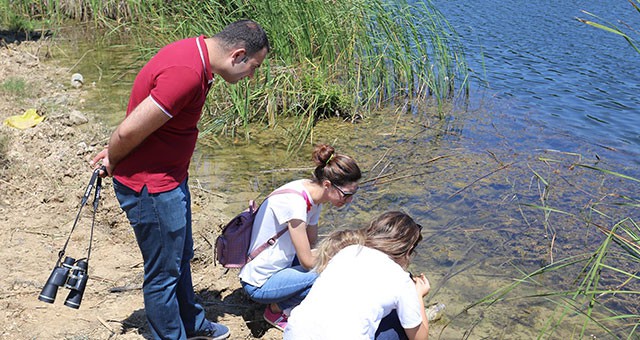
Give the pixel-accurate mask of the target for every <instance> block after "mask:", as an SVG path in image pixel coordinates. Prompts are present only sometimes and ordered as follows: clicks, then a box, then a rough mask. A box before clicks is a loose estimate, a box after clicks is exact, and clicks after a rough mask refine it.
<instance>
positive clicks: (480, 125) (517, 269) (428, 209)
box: [192, 108, 637, 339]
mask: <svg viewBox="0 0 640 340" xmlns="http://www.w3.org/2000/svg"><path fill="white" fill-rule="evenodd" d="M514 125H516V126H519V127H521V128H523V129H522V130H520V129H514ZM538 133H539V130H538V127H536V126H535V125H528V124H527V122H525V121H520V120H518V122H517V123H515V124H514V121H513V119H510V118H508V117H507V118H505V117H502V116H501V114H500V113H499V112H489V111H487V110H486V109H482V108H478V109H476V110H475V111H474V112H466V113H459V114H454V117H453V118H452V119H450V120H448V121H440V120H438V119H436V118H435V117H433V116H427V115H415V116H410V115H404V116H399V117H398V116H395V115H394V114H393V113H387V114H386V115H384V116H380V117H370V119H367V120H366V121H364V122H361V123H359V124H356V125H347V124H344V123H342V122H340V121H325V122H321V123H320V124H319V126H318V127H317V128H316V130H315V132H314V136H315V141H314V142H329V143H331V144H333V145H335V146H336V147H337V148H338V150H340V151H341V152H344V153H346V154H349V155H352V156H353V157H354V158H355V159H356V160H357V161H358V163H359V164H360V165H361V167H362V168H363V170H364V171H365V178H364V179H363V184H362V186H361V189H360V191H359V192H358V195H357V196H356V199H355V200H354V202H353V203H352V204H351V205H350V206H349V207H347V208H343V209H341V210H337V209H332V208H328V207H325V211H324V212H323V215H322V218H321V225H322V228H321V233H323V234H325V233H328V232H329V231H330V230H331V229H333V228H349V227H357V226H360V225H362V224H364V223H367V221H369V220H370V219H371V218H373V217H374V216H376V215H378V214H379V213H381V212H384V211H387V210H394V209H401V210H404V211H407V212H409V213H410V214H411V215H412V216H414V217H416V218H417V219H418V220H419V221H420V223H421V224H422V225H424V226H425V231H424V241H423V242H422V244H421V245H420V246H419V248H418V255H417V257H416V258H415V259H414V262H415V263H414V265H413V268H412V271H415V272H425V273H426V274H427V275H428V277H429V279H430V280H431V282H432V285H433V290H432V293H431V294H430V295H429V296H428V297H427V299H428V301H427V302H436V301H439V302H444V303H445V304H446V305H447V315H448V318H445V319H444V320H442V321H439V322H438V323H434V324H433V325H432V329H433V330H434V332H435V331H436V330H437V331H438V332H440V331H442V334H441V336H442V338H444V339H460V338H463V335H464V334H466V336H470V338H474V339H475V338H505V339H515V338H518V339H524V338H535V337H536V335H537V334H538V332H540V331H541V329H542V328H541V327H542V324H544V323H545V322H546V321H547V320H548V319H549V318H551V319H553V318H557V317H558V316H555V315H554V314H553V313H554V312H557V307H556V306H555V305H554V304H552V303H545V302H544V300H543V299H515V300H511V301H507V302H502V303H499V304H496V305H495V306H493V307H491V308H488V309H486V310H485V307H478V308H474V309H471V310H470V311H468V312H465V313H462V314H460V315H457V314H458V313H461V312H462V311H463V309H464V308H465V307H466V306H469V305H470V304H471V303H472V302H474V301H477V300H479V299H481V298H483V297H485V296H486V295H487V294H490V293H491V292H493V291H494V290H496V289H499V288H501V287H504V286H506V285H508V284H511V283H512V282H513V280H514V279H515V278H519V277H521V276H522V273H524V272H531V271H534V270H536V269H539V268H541V267H542V266H544V265H546V264H549V263H551V262H552V261H557V260H559V259H562V258H565V257H568V256H570V255H576V254H583V253H584V252H590V251H594V250H595V249H591V248H590V247H588V245H593V244H597V242H599V240H601V236H600V234H598V233H596V232H595V231H594V229H593V227H592V226H588V225H586V223H585V220H584V216H586V215H590V214H592V215H596V214H594V213H593V211H592V210H591V209H590V207H594V208H597V209H598V210H599V211H600V212H603V213H606V214H608V215H609V216H612V217H611V218H605V217H602V216H591V217H590V218H591V219H592V222H595V223H599V224H602V225H607V226H612V225H613V224H614V223H616V222H618V221H619V219H622V218H623V217H625V216H633V214H634V213H635V214H637V211H635V210H634V209H632V208H629V207H624V206H620V205H617V203H624V202H625V200H624V199H619V198H616V197H623V196H628V197H634V192H637V187H634V185H633V183H627V182H624V181H623V182H621V181H618V180H615V179H613V178H605V177H604V176H602V174H601V173H599V172H597V171H593V170H588V169H584V168H580V167H575V166H572V164H574V163H583V164H589V165H596V166H602V167H605V168H607V167H610V166H612V165H608V164H605V163H604V161H602V160H598V157H601V158H602V159H606V157H607V155H606V154H603V153H601V152H600V150H599V151H598V152H599V153H600V156H598V157H596V156H595V154H594V153H592V150H589V149H588V148H584V149H581V148H576V149H575V150H574V152H572V153H568V152H559V151H554V150H551V149H545V148H544V145H545V144H544V139H545V138H544V136H539V135H537V134H538ZM277 135H278V132H277V131H276V132H275V133H274V132H271V131H265V132H263V134H256V135H254V137H255V143H252V144H251V145H248V146H241V145H236V146H231V145H215V146H211V147H209V146H206V147H205V146H202V147H200V149H199V153H198V155H197V156H196V158H195V161H194V163H193V171H192V175H193V176H194V177H197V178H198V179H199V181H200V184H201V185H203V186H205V187H206V188H207V189H209V190H213V191H221V192H227V193H229V194H231V195H230V197H236V198H238V200H237V201H236V202H230V206H229V212H228V213H229V215H231V214H233V213H234V212H237V211H239V210H240V209H241V208H243V205H244V204H245V202H246V199H247V198H253V197H256V196H257V195H258V194H259V193H260V194H262V195H264V194H266V193H268V192H269V191H270V190H271V189H273V188H274V187H276V186H278V185H280V184H282V183H285V182H287V181H289V180H292V179H294V178H301V177H309V175H310V170H311V169H310V168H309V167H310V166H311V165H312V164H311V161H310V159H309V154H310V150H311V146H307V147H305V148H303V150H301V151H300V153H298V154H296V155H294V156H291V157H286V154H285V153H284V151H283V150H284V148H285V145H284V143H283V142H282V139H280V137H279V136H277ZM274 136H276V137H274ZM564 137H565V138H566V136H564ZM263 138H264V140H263ZM538 139H542V140H543V141H542V142H538ZM565 142H566V141H565ZM580 152H583V153H580ZM614 168H615V166H614ZM616 170H618V171H624V170H625V169H621V168H616ZM634 190H635V191H634ZM236 193H238V195H235V194H236ZM614 195H615V196H614ZM618 195H619V196H618ZM234 201H235V199H234ZM536 206H546V207H551V208H553V209H556V210H557V211H558V212H555V213H547V214H545V211H544V210H541V209H540V208H537V207H536ZM327 208H328V209H327ZM560 211H564V212H567V213H570V214H572V215H568V214H564V213H561V212H560ZM577 269H578V268H568V269H567V270H564V271H563V272H562V273H549V274H548V275H545V276H544V277H538V278H536V279H537V280H538V281H537V282H535V283H533V282H532V283H531V284H526V285H523V286H522V287H521V288H519V289H518V290H517V292H514V294H513V295H512V296H510V297H516V296H524V295H527V294H537V293H540V292H548V291H553V290H561V289H563V288H566V287H572V286H571V281H572V280H574V279H575V278H576V276H577V271H576V270H577ZM627 302H628V303H631V302H629V301H627ZM623 304H624V302H623ZM456 315H457V316H456ZM454 316H456V317H455V318H454ZM581 320H582V319H580V318H578V317H577V316H575V315H571V316H568V317H565V318H564V319H563V322H564V323H566V324H563V326H562V327H560V328H559V329H558V330H556V331H555V332H554V333H553V334H555V335H557V336H558V337H559V336H568V335H569V334H571V332H572V331H573V329H572V326H569V325H579V324H580V322H581ZM449 321H450V322H451V323H449V324H447V322H449ZM444 325H447V326H446V327H444ZM590 331H592V332H593V333H594V334H601V333H602V332H601V331H599V330H595V329H594V330H590ZM494 335H495V337H494Z"/></svg>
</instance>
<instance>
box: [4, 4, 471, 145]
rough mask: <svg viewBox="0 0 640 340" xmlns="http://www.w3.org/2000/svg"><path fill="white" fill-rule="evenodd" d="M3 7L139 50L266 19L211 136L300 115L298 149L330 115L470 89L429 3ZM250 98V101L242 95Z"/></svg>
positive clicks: (212, 119)
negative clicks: (260, 48)
mask: <svg viewBox="0 0 640 340" xmlns="http://www.w3.org/2000/svg"><path fill="white" fill-rule="evenodd" d="M0 4H5V6H7V7H10V8H12V11H13V12H16V13H21V14H27V15H29V16H30V17H31V18H35V19H40V20H44V19H46V20H50V21H55V22H62V21H63V20H65V19H68V18H72V19H76V20H83V21H87V22H93V23H94V24H95V25H96V26H99V27H104V28H106V29H107V32H110V33H116V32H121V31H124V30H125V29H126V30H127V31H131V32H133V33H134V34H135V37H136V39H137V43H136V44H137V46H138V48H139V51H140V54H141V55H143V56H148V54H150V53H153V52H154V51H155V50H156V49H157V48H159V47H160V46H163V45H164V44H166V43H169V42H170V41H174V40H177V39H181V38H184V37H189V36H195V35H199V34H207V35H211V34H214V33H215V32H217V31H218V30H219V29H221V28H222V27H223V26H224V25H225V24H227V23H228V22H231V21H234V20H237V19H241V18H251V19H254V20H256V21H258V22H259V23H260V24H261V25H263V26H264V28H265V30H266V31H267V32H268V34H269V38H270V41H271V44H272V48H273V49H272V50H273V52H272V53H271V54H270V56H269V59H268V61H267V62H265V65H264V67H263V68H262V69H261V70H260V72H258V73H257V74H256V77H255V79H254V80H253V81H247V82H243V83H240V84H238V85H235V86H232V85H217V86H215V87H214V88H213V89H212V92H213V93H212V95H210V96H211V97H212V98H215V100H209V101H208V108H207V109H206V110H205V112H206V113H207V114H206V116H205V119H204V120H203V123H202V131H203V132H204V134H203V135H205V136H206V135H207V134H208V133H230V134H232V135H235V134H237V133H238V132H239V131H240V130H242V131H243V132H244V135H245V136H246V137H247V138H248V137H249V131H250V126H251V124H253V123H257V124H266V126H268V127H274V126H276V125H277V124H278V123H279V122H281V121H283V119H285V120H286V119H288V118H291V117H294V118H295V119H296V120H297V121H296V123H295V127H294V128H293V130H295V131H296V133H295V134H294V135H293V138H292V140H291V143H290V147H291V148H295V147H296V145H301V144H302V143H304V141H306V140H307V138H308V136H309V135H310V133H311V129H312V128H313V126H314V124H315V122H316V121H317V120H318V119H323V118H325V117H336V116H337V117H341V118H343V119H345V120H355V119H356V118H360V117H366V113H367V112H369V111H371V110H376V109H379V108H381V107H384V106H388V105H396V104H397V103H405V102H407V101H409V102H413V103H429V105H431V104H433V105H435V106H436V107H438V108H439V112H440V115H441V117H442V118H444V117H445V116H446V114H445V111H444V110H443V109H442V108H443V104H444V103H445V102H448V101H451V100H453V99H454V97H456V96H457V95H459V94H460V95H464V94H465V93H468V83H467V76H468V75H467V71H466V70H467V67H466V65H465V61H464V51H463V49H462V45H461V44H460V42H459V41H458V40H457V35H456V33H455V31H454V30H453V29H452V28H451V27H450V25H448V23H447V21H446V19H445V18H444V17H443V16H442V14H441V13H440V12H439V11H438V10H437V9H436V8H435V6H433V4H431V2H430V1H424V2H420V3H419V4H413V3H409V2H408V1H407V0H371V1H365V0H347V1H327V0H307V1H297V0H280V1H255V2H249V1H245V0H224V1H166V0H153V1H146V2H141V1H134V0H121V1H115V0H112V1H98V0H86V1H80V0H62V1H52V0H40V1H8V0H0ZM242 96H245V97H246V98H245V99H242V98H241V97H242Z"/></svg>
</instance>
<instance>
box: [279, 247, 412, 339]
mask: <svg viewBox="0 0 640 340" xmlns="http://www.w3.org/2000/svg"><path fill="white" fill-rule="evenodd" d="M418 299H419V297H418V293H417V292H416V288H415V283H414V282H413V280H411V278H410V277H409V274H408V273H407V272H406V271H404V270H403V269H402V267H400V265H398V264H397V263H395V262H394V261H393V260H391V259H390V258H389V256H387V255H386V254H384V253H383V252H381V251H378V250H376V249H371V248H367V247H363V246H359V245H351V246H348V247H346V248H344V249H342V250H341V251H340V252H338V253H337V254H336V255H335V256H334V257H333V258H332V259H331V261H330V262H329V264H328V265H327V267H326V269H325V270H324V271H323V272H322V273H320V276H319V277H318V279H316V281H315V283H314V284H313V287H311V291H310V292H309V295H307V297H306V298H305V299H304V300H303V301H302V303H301V304H300V305H298V306H296V307H295V308H294V309H293V311H292V312H291V316H290V317H289V321H288V323H287V327H286V329H285V332H284V339H285V340H300V339H314V340H323V339H325V340H340V339H345V340H347V339H348V340H356V339H373V338H374V336H375V332H376V330H377V329H378V326H379V325H380V321H381V320H382V318H383V317H385V316H387V315H388V314H389V313H390V312H391V311H392V310H393V309H395V310H396V311H397V313H398V317H399V319H400V323H401V324H402V327H404V328H414V327H417V326H418V325H420V323H421V322H422V314H421V310H420V308H421V307H420V302H419V300H418Z"/></svg>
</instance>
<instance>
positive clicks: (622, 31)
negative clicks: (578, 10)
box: [575, 0, 640, 53]
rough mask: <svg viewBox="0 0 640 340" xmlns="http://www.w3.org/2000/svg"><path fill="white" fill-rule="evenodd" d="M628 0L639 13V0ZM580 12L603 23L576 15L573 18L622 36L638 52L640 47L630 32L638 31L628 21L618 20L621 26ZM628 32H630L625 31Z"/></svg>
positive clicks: (588, 13) (635, 33)
mask: <svg viewBox="0 0 640 340" xmlns="http://www.w3.org/2000/svg"><path fill="white" fill-rule="evenodd" d="M627 1H629V3H630V4H631V6H632V7H633V10H634V11H636V12H638V13H639V14H640V0H627ZM582 13H584V14H585V15H588V16H590V17H592V18H594V19H595V20H598V21H600V22H604V23H600V22H596V21H592V20H587V19H583V18H578V17H576V18H575V19H576V20H578V21H580V22H582V23H583V24H587V25H589V26H592V27H595V28H598V29H601V30H604V31H607V32H609V33H613V34H617V35H619V36H621V37H623V38H624V39H625V40H626V41H627V43H629V45H630V46H631V47H633V49H634V50H636V52H638V53H640V48H639V47H638V44H637V42H636V41H635V39H633V38H632V36H631V34H634V35H637V34H638V31H637V30H636V29H635V28H633V27H632V26H631V25H629V24H628V23H625V22H623V21H620V20H618V22H619V23H620V25H622V27H623V28H621V27H619V26H618V25H616V24H614V23H612V22H610V21H607V20H605V19H603V18H601V17H599V16H597V15H595V14H593V13H590V12H587V11H585V10H583V11H582ZM627 32H630V33H627Z"/></svg>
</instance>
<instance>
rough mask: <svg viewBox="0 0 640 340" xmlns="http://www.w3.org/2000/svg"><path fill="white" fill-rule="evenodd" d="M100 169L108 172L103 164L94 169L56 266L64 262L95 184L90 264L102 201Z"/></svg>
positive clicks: (88, 254) (89, 251) (88, 253)
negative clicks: (97, 214) (99, 206)
mask: <svg viewBox="0 0 640 340" xmlns="http://www.w3.org/2000/svg"><path fill="white" fill-rule="evenodd" d="M100 171H105V172H106V171H107V170H106V168H105V167H104V166H103V167H100V168H99V169H95V170H94V171H93V174H92V175H91V179H89V184H88V185H87V188H86V189H85V191H84V195H83V196H82V199H81V200H80V209H78V214H77V215H76V219H75V220H74V221H73V226H72V227H71V231H70V232H69V236H68V237H67V241H66V242H65V243H64V246H63V247H62V250H60V252H59V253H58V263H57V264H56V266H59V265H60V263H61V262H62V258H63V257H64V254H65V252H66V250H67V245H68V244H69V240H70V239H71V234H73V231H74V230H75V229H76V225H77V224H78V220H79V219H80V213H81V212H82V208H83V207H84V206H85V205H86V204H87V201H88V200H89V196H90V195H91V191H92V190H93V188H94V185H95V189H96V191H95V193H94V196H93V216H92V218H91V232H90V236H89V250H88V251H87V265H88V264H89V257H90V256H91V245H92V243H93V227H94V225H95V221H96V212H97V211H98V203H99V201H100V192H101V191H102V177H100Z"/></svg>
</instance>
